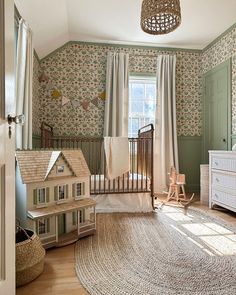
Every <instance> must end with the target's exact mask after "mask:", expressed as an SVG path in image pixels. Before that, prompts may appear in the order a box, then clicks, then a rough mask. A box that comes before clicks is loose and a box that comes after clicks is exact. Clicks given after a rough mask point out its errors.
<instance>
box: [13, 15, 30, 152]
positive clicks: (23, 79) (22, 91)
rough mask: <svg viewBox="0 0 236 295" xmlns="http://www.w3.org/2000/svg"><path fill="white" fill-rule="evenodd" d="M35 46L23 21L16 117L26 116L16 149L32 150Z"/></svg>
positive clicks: (18, 55)
mask: <svg viewBox="0 0 236 295" xmlns="http://www.w3.org/2000/svg"><path fill="white" fill-rule="evenodd" d="M32 81H33V44H32V31H31V29H30V28H29V26H28V24H27V23H26V22H25V21H24V20H23V19H21V20H20V22H19V28H18V39H17V50H16V115H21V114H24V116H25V123H24V125H23V126H20V125H16V148H18V149H31V148H32V83H33V82H32Z"/></svg>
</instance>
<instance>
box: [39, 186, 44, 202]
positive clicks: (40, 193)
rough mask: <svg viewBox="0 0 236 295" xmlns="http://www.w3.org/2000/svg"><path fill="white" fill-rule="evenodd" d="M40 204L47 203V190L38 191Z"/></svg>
mask: <svg viewBox="0 0 236 295" xmlns="http://www.w3.org/2000/svg"><path fill="white" fill-rule="evenodd" d="M38 202H39V203H45V188H40V189H39V190H38Z"/></svg>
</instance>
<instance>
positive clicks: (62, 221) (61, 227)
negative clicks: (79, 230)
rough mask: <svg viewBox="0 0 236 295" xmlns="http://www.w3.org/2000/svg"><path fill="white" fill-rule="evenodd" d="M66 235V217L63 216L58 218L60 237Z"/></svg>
mask: <svg viewBox="0 0 236 295" xmlns="http://www.w3.org/2000/svg"><path fill="white" fill-rule="evenodd" d="M65 233H66V215H65V214H61V215H59V216H58V235H59V236H60V235H63V234H65Z"/></svg>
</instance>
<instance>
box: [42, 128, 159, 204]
mask: <svg viewBox="0 0 236 295" xmlns="http://www.w3.org/2000/svg"><path fill="white" fill-rule="evenodd" d="M153 134H154V128H153V125H152V124H149V125H147V126H145V127H143V128H141V129H140V130H139V132H138V137H137V138H129V153H130V157H129V158H130V172H129V173H125V174H123V175H122V176H120V177H117V178H116V179H114V180H108V179H107V178H106V159H105V153H104V147H103V138H102V137H83V136H58V135H54V133H53V127H52V126H50V125H48V124H46V123H42V125H41V148H42V149H45V148H53V149H70V148H71V149H76V148H80V149H81V150H82V152H83V154H84V157H85V159H86V161H87V164H88V167H89V169H90V172H91V177H90V193H91V195H98V194H125V193H150V196H151V197H152V204H153V205H154V196H153ZM153 207H154V206H153Z"/></svg>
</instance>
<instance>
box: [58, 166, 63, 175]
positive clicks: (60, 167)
mask: <svg viewBox="0 0 236 295" xmlns="http://www.w3.org/2000/svg"><path fill="white" fill-rule="evenodd" d="M63 172H64V165H58V166H57V174H60V173H63Z"/></svg>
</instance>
